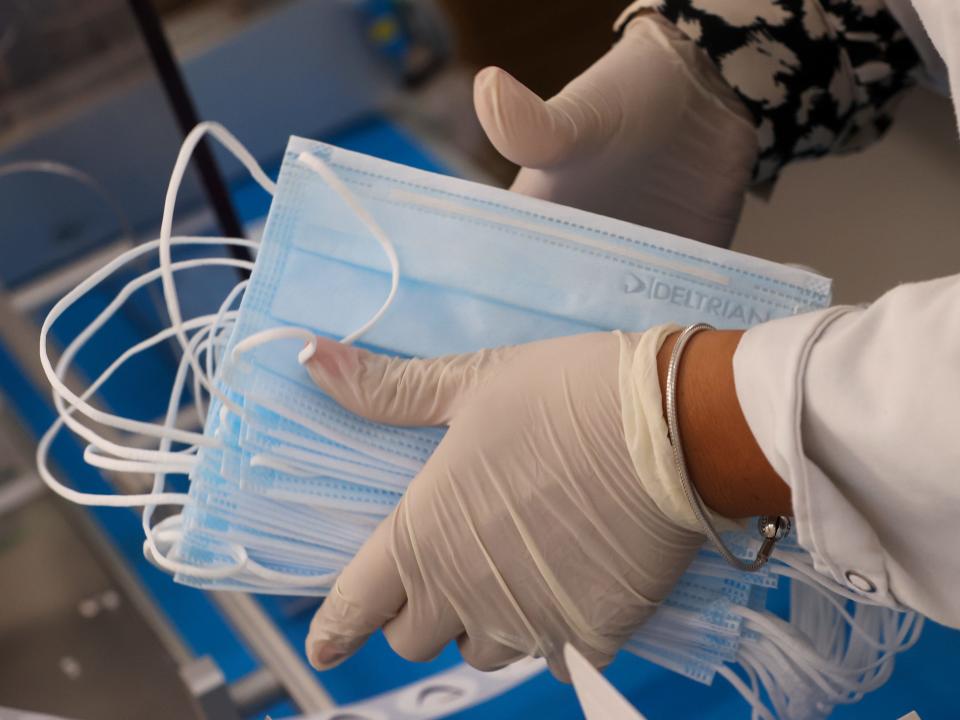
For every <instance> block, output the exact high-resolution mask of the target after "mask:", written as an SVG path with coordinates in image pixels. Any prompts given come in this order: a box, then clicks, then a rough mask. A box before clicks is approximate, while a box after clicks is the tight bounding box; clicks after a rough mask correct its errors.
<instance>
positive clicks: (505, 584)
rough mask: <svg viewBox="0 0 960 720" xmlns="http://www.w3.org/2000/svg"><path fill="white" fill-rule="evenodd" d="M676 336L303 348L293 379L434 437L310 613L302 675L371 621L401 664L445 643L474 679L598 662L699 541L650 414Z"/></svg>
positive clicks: (335, 657)
mask: <svg viewBox="0 0 960 720" xmlns="http://www.w3.org/2000/svg"><path fill="white" fill-rule="evenodd" d="M673 329H675V328H670V327H662V328H657V329H654V330H651V331H648V332H647V333H643V334H632V335H622V334H619V333H593V334H587V335H578V336H573V337H567V338H559V339H555V340H548V341H542V342H536V343H532V344H529V345H519V346H513V347H505V348H498V349H495V350H485V351H482V352H478V353H471V354H466V355H457V356H448V357H441V358H436V359H430V360H401V359H396V358H390V357H387V356H384V355H377V354H373V353H369V352H366V351H363V350H360V349H357V348H355V347H351V346H345V345H341V344H338V343H335V342H332V341H329V340H323V339H318V342H317V350H316V352H315V354H314V355H313V357H312V359H311V360H309V361H308V362H307V363H306V365H307V368H308V370H309V372H310V375H311V377H312V378H313V379H314V381H315V382H316V383H317V384H318V385H319V386H320V387H321V388H323V390H324V391H326V392H328V393H329V394H330V395H331V396H332V397H333V398H335V399H336V400H337V401H338V402H340V403H341V404H342V405H343V406H344V407H346V408H347V409H349V410H351V411H353V412H355V413H357V414H359V415H362V416H363V417H366V418H369V419H371V420H374V421H377V422H384V423H391V424H396V425H448V426H449V430H448V432H447V434H446V436H445V437H444V439H443V441H442V442H441V443H440V445H439V447H438V448H437V450H436V452H435V453H434V454H433V456H432V457H431V458H430V460H429V461H428V462H427V463H426V465H425V466H424V467H423V469H422V471H421V472H420V474H419V475H418V476H417V477H416V478H415V479H414V480H413V482H412V483H411V484H410V486H409V489H408V490H407V491H406V493H405V494H404V496H403V499H402V500H401V502H400V504H399V505H398V506H397V508H396V509H395V511H394V512H393V513H392V514H391V515H390V516H389V517H388V518H387V519H386V520H385V521H384V522H383V523H382V524H381V525H380V526H379V527H378V528H377V529H376V531H375V532H374V534H373V535H372V536H371V537H370V539H369V540H368V541H367V542H366V543H365V544H364V546H363V547H362V548H361V550H360V552H359V553H358V554H357V556H356V557H355V558H354V559H353V561H352V562H351V563H350V564H349V565H348V566H347V567H346V568H345V569H344V571H343V573H342V574H341V575H340V577H339V579H338V581H337V583H336V585H335V587H334V588H333V591H332V592H331V594H330V596H329V597H328V598H327V599H326V600H325V601H324V603H323V605H322V606H321V608H320V609H319V610H318V611H317V614H316V616H315V617H314V619H313V623H312V625H311V628H310V634H309V637H308V638H307V653H308V657H309V658H310V661H311V662H312V663H313V664H314V666H316V667H317V668H320V669H325V668H328V667H332V666H333V665H335V664H337V663H339V662H340V661H342V660H344V659H345V658H346V657H348V656H349V655H350V654H352V653H353V652H355V651H356V650H357V649H358V648H359V647H360V646H361V645H362V644H363V643H364V641H365V640H366V639H367V637H369V635H370V634H371V633H373V632H374V631H375V630H377V629H378V628H380V627H383V630H384V634H385V635H386V637H387V640H388V641H389V642H390V645H391V646H392V647H393V649H394V650H395V651H396V652H397V653H398V654H400V655H402V656H403V657H405V658H407V659H410V660H417V661H423V660H428V659H430V658H432V657H434V656H435V655H436V654H437V653H439V652H440V651H441V649H442V648H443V647H444V646H445V645H446V644H447V643H448V642H449V641H451V640H454V639H455V640H457V642H458V644H459V646H460V650H461V652H462V654H463V657H464V659H465V660H466V661H467V662H468V663H470V664H471V665H473V666H475V667H477V668H480V669H494V668H498V667H501V666H504V665H506V664H508V663H510V662H511V661H514V660H516V659H518V658H520V657H522V656H526V655H534V656H544V657H546V658H547V660H548V662H549V665H550V668H551V670H552V671H553V672H554V674H555V675H557V676H558V677H560V678H561V679H566V678H567V677H568V676H567V673H566V669H565V666H564V664H563V647H564V643H566V642H569V643H571V644H572V645H573V646H575V647H576V648H577V649H578V650H579V651H580V652H581V653H583V655H584V656H585V657H586V658H587V659H588V660H589V661H590V662H591V663H593V664H594V665H596V666H598V667H600V666H603V665H605V664H607V663H608V662H610V660H611V659H612V658H613V656H614V654H615V653H616V652H617V650H618V649H619V648H620V646H621V645H622V644H623V643H624V641H625V640H626V639H627V638H628V637H629V636H630V635H631V634H632V633H633V632H634V630H636V628H637V627H638V626H639V625H640V624H641V623H642V622H643V621H644V620H645V619H646V618H647V617H649V615H650V614H651V613H652V612H653V611H654V609H655V608H656V606H657V604H658V603H659V602H660V601H661V600H662V599H663V598H664V597H665V596H666V595H667V594H668V593H669V592H670V590H671V588H672V587H673V585H674V584H675V582H676V580H677V579H678V578H679V576H680V575H681V574H682V573H683V572H684V570H685V569H686V568H687V566H688V564H689V563H690V561H691V559H692V558H693V556H694V554H695V553H696V552H697V550H698V548H699V547H700V546H701V544H702V542H703V539H704V538H703V536H702V535H700V534H699V533H698V532H696V530H695V529H694V528H695V527H696V521H695V520H694V518H693V515H692V512H691V511H690V509H689V507H688V506H686V505H685V501H683V500H682V493H681V492H680V490H679V484H678V479H677V477H676V471H675V469H674V466H673V460H672V449H671V446H670V443H669V440H668V438H667V428H666V424H665V422H664V420H663V415H662V408H661V394H660V385H659V381H658V375H657V364H656V355H657V351H658V349H659V347H660V345H661V344H662V342H663V339H664V337H666V335H667V334H668V333H669V332H670V331H671V330H673ZM641 478H642V479H641Z"/></svg>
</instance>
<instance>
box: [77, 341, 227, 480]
mask: <svg viewBox="0 0 960 720" xmlns="http://www.w3.org/2000/svg"><path fill="white" fill-rule="evenodd" d="M209 330H210V326H209V325H207V326H204V327H201V328H200V329H199V330H198V331H197V332H196V333H195V334H194V336H193V337H191V338H190V343H191V345H193V346H194V347H196V346H198V345H200V344H201V343H203V342H204V340H205V338H206V336H207V334H208V333H209ZM123 359H124V358H123V357H122V356H121V357H120V358H118V359H117V360H118V361H122V360H123ZM115 362H117V361H115ZM182 367H185V365H184V363H183V362H182V358H181V362H180V363H179V365H178V368H177V377H176V379H175V380H174V385H173V389H172V391H171V397H174V396H176V397H177V398H180V397H181V396H182V394H183V385H184V380H183V379H181V378H180V374H181V372H183V373H184V374H185V371H181V369H180V368H182ZM113 369H114V368H109V369H108V372H112V370H113ZM101 377H102V376H101ZM98 379H99V378H98ZM94 389H95V388H94ZM174 394H175V395H174ZM179 405H180V402H179V399H178V402H177V410H178V411H179ZM175 421H176V416H174V418H173V419H172V420H170V419H166V420H165V422H164V425H163V426H161V427H163V428H166V429H169V430H172V429H175V427H174V423H175ZM170 440H172V438H171V437H170V434H167V435H164V439H163V441H162V442H161V447H160V448H159V449H158V450H157V451H156V452H157V454H158V455H160V456H162V457H171V458H173V459H172V460H166V461H161V460H144V461H140V460H122V459H117V458H114V457H108V456H104V455H100V454H98V453H97V452H96V450H97V447H96V446H95V445H89V446H87V448H86V450H85V451H84V454H83V459H84V460H85V461H86V462H87V463H88V464H89V465H93V466H94V467H98V468H101V469H104V470H116V471H120V472H131V473H144V474H154V473H157V472H164V473H179V474H183V475H185V474H187V473H189V472H190V471H191V470H192V469H193V468H194V466H195V465H196V464H197V460H198V458H197V456H196V455H195V454H192V452H193V451H195V450H196V449H197V446H195V445H194V446H191V447H188V448H187V451H188V452H184V451H179V452H175V453H174V452H170V444H171V442H170ZM150 452H153V451H150Z"/></svg>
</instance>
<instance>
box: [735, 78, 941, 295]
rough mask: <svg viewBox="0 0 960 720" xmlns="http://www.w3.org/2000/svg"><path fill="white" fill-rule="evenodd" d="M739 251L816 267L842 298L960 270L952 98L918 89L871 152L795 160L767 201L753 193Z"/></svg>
mask: <svg viewBox="0 0 960 720" xmlns="http://www.w3.org/2000/svg"><path fill="white" fill-rule="evenodd" d="M733 249H735V250H739V251H741V252H745V253H749V254H751V255H758V256H761V257H766V258H770V259H772V260H777V261H781V262H798V263H803V264H805V265H810V266H812V267H814V268H816V269H818V270H819V271H820V272H822V273H823V274H825V275H828V276H830V277H832V278H833V279H834V282H835V284H834V300H835V301H836V302H840V303H859V302H865V301H870V300H874V299H876V298H877V297H878V296H879V295H881V294H882V293H883V292H884V291H885V290H887V289H889V288H891V287H893V286H894V285H896V284H897V283H901V282H908V281H916V280H924V279H929V278H934V277H942V276H944V275H950V274H954V273H958V272H960V141H958V133H957V125H956V123H955V121H954V117H953V111H952V108H951V105H950V103H949V101H948V100H946V99H945V98H942V97H939V96H935V95H933V94H931V93H928V92H926V91H921V90H916V91H913V92H912V93H911V94H910V95H908V96H907V98H905V100H904V102H903V104H902V105H901V107H900V108H899V109H898V112H897V117H896V122H895V124H894V127H893V129H892V130H891V131H890V132H889V133H888V135H887V136H886V137H885V138H884V139H883V140H881V141H880V142H878V143H876V144H875V145H873V146H871V147H870V148H868V149H867V150H865V151H863V152H860V153H857V154H853V155H849V156H843V157H831V158H826V159H820V160H816V161H810V162H803V163H798V164H796V165H794V166H792V167H789V168H787V170H786V171H785V172H784V173H783V175H782V177H781V179H780V182H779V183H778V185H777V186H776V188H775V190H774V194H773V196H772V198H771V200H770V201H769V202H765V201H762V200H757V199H755V198H751V199H749V200H748V201H747V205H746V207H745V209H744V214H743V219H742V221H741V224H740V228H739V230H738V232H737V235H736V238H735V240H734V243H733Z"/></svg>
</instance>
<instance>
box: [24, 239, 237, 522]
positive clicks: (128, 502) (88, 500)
mask: <svg viewBox="0 0 960 720" xmlns="http://www.w3.org/2000/svg"><path fill="white" fill-rule="evenodd" d="M174 242H175V244H201V245H214V244H222V243H223V242H228V243H231V244H241V245H249V246H251V247H255V246H256V243H253V242H251V241H246V240H239V241H236V240H231V239H211V238H176V239H175V240H174ZM157 245H158V241H152V242H149V243H145V244H144V245H142V246H140V247H137V248H134V249H132V250H131V251H128V252H126V253H123V254H122V255H121V256H119V257H117V258H115V259H114V260H113V261H111V262H110V263H108V264H107V265H106V266H105V267H104V268H102V269H101V270H99V271H97V272H96V273H94V275H92V276H91V277H90V278H88V279H87V280H85V281H84V282H83V283H81V285H80V286H78V287H77V288H75V289H74V290H73V291H71V293H68V294H67V296H65V297H64V298H62V299H61V300H60V301H59V302H58V303H57V304H56V305H55V306H54V308H53V309H52V310H51V311H50V313H49V314H48V316H47V318H46V319H45V320H44V323H43V327H42V328H41V333H40V359H41V364H42V365H43V367H44V372H45V374H46V375H47V377H48V380H49V381H50V383H51V385H52V386H53V388H54V403H55V405H56V407H57V410H58V412H59V413H60V414H59V416H58V418H57V420H56V421H55V422H54V423H53V425H52V426H51V427H50V428H49V429H48V430H47V432H46V433H45V434H44V436H43V437H42V438H41V441H40V443H39V444H38V446H37V454H36V457H37V470H38V473H39V474H40V476H41V478H42V479H43V480H44V482H45V483H46V485H47V486H48V487H49V488H50V489H51V490H53V491H54V492H56V493H57V494H59V495H61V496H62V497H64V498H66V499H67V500H70V501H71V502H74V503H77V504H82V505H104V506H111V507H137V506H140V505H143V504H145V503H148V502H153V503H156V504H183V502H184V499H185V497H186V496H185V495H184V494H182V493H165V494H163V495H161V496H156V495H125V496H117V495H100V494H95V493H82V492H79V491H76V490H73V489H72V488H68V487H67V486H65V485H63V484H62V483H60V482H59V481H58V480H57V479H56V478H55V477H54V476H53V474H52V473H51V472H50V470H49V468H48V466H47V463H48V458H49V449H50V446H51V445H52V443H53V440H54V438H55V437H56V436H57V434H58V433H59V431H60V429H61V428H62V427H63V426H64V425H65V424H66V425H68V426H69V427H70V428H71V429H72V430H74V431H75V432H77V434H79V435H81V436H82V437H84V438H85V439H87V440H88V441H89V442H91V443H93V444H95V445H96V446H97V447H99V448H103V447H106V448H107V449H108V450H110V451H112V452H113V453H114V454H119V453H124V454H127V455H131V456H132V459H150V460H157V459H168V460H172V461H173V462H176V461H177V460H178V459H179V458H178V457H177V455H179V454H175V455H166V456H157V455H156V454H155V453H152V451H141V450H139V449H133V450H131V449H129V448H125V447H124V446H120V445H116V444H115V443H112V442H108V441H105V440H104V439H103V438H101V437H100V436H99V435H97V434H96V433H94V432H92V431H90V430H89V429H88V428H86V427H85V426H83V425H82V424H80V423H76V422H75V421H73V419H72V418H71V417H70V416H71V414H72V413H73V411H74V408H70V409H65V407H64V405H63V400H62V396H66V397H68V398H69V399H71V400H73V401H75V402H82V401H83V400H85V399H86V398H87V397H89V396H90V395H92V393H93V392H95V391H96V389H97V388H99V387H100V385H102V384H103V382H105V381H106V380H107V379H108V378H109V377H110V375H112V373H113V372H114V371H115V370H116V369H117V368H118V367H119V366H120V365H122V363H123V362H125V360H126V359H128V358H129V357H131V356H133V355H134V354H136V353H137V352H139V351H141V350H143V349H146V348H147V347H151V346H152V345H155V344H157V343H158V342H160V341H162V340H164V339H166V337H169V334H165V333H164V332H161V333H158V335H155V336H154V338H152V339H150V340H148V341H145V342H143V343H140V344H138V345H137V346H135V347H134V348H131V349H129V350H128V351H127V352H125V353H124V354H123V355H122V356H121V357H120V358H118V359H117V360H116V361H115V362H114V363H113V364H112V365H111V367H110V368H108V370H107V371H106V372H104V373H103V374H102V375H101V376H100V378H98V380H97V381H96V382H94V384H93V385H92V386H91V387H90V388H88V390H87V391H86V393H84V395H83V396H82V399H81V397H78V396H77V395H75V394H74V393H73V392H71V391H70V390H69V388H67V387H66V385H65V384H64V383H63V382H62V380H61V378H60V374H61V373H65V372H66V369H67V367H68V366H69V363H70V361H71V359H72V357H73V356H74V355H75V354H76V352H77V351H78V350H79V348H80V347H81V346H82V345H83V344H84V343H85V342H86V340H87V339H88V338H89V337H90V336H91V335H92V334H93V332H95V331H96V330H97V329H98V328H99V327H100V326H102V325H103V324H104V323H105V322H106V321H107V320H108V319H109V317H110V316H112V314H113V313H114V312H115V311H116V309H117V308H118V307H119V306H120V304H122V302H123V301H124V300H125V299H126V297H127V296H128V295H129V293H132V292H133V291H134V290H135V289H136V288H137V287H139V285H138V284H137V280H135V281H133V282H132V283H128V286H127V288H124V290H123V291H121V293H120V295H118V297H117V298H116V299H115V301H114V302H112V303H111V304H110V306H108V308H107V309H106V310H104V311H103V312H102V313H101V314H100V315H99V316H98V318H97V319H96V320H95V321H94V323H92V324H91V325H90V326H88V327H87V328H86V329H85V330H84V331H83V332H82V333H81V335H80V336H78V337H77V338H76V339H75V340H74V341H73V342H72V343H71V344H70V346H68V348H67V350H66V351H65V352H64V355H63V357H62V358H61V360H60V362H58V364H57V368H56V369H54V368H53V367H52V366H51V363H50V358H49V356H48V354H47V343H46V337H47V333H48V332H49V330H50V327H51V326H52V324H53V322H55V321H56V320H57V319H58V318H59V317H60V315H61V314H62V313H63V312H64V311H65V310H66V308H67V307H69V306H70V305H71V304H72V303H73V302H75V301H76V299H77V298H78V297H79V296H81V295H82V294H84V293H85V292H87V291H88V290H89V289H90V288H91V287H93V286H94V285H95V284H97V283H99V282H101V281H102V280H103V279H104V278H105V277H107V276H108V275H110V274H111V273H112V272H114V271H115V270H116V269H117V268H119V267H121V266H122V265H124V264H125V263H127V262H129V261H130V260H131V259H132V258H134V257H137V256H139V255H141V254H144V253H146V252H149V251H150V250H152V249H153V248H155V247H157ZM204 260H207V259H204ZM218 260H219V261H222V260H225V259H224V258H219V259H218ZM184 262H185V263H187V264H189V265H190V266H197V262H196V261H184ZM235 262H236V261H231V262H230V264H235ZM207 264H209V263H207ZM148 275H149V273H148ZM147 281H149V280H145V281H143V283H145V282H147ZM131 286H132V287H131ZM128 288H129V289H128ZM206 322H207V320H206V319H205V318H200V319H199V322H196V319H194V321H193V322H189V323H188V324H189V325H191V326H193V325H195V326H197V327H200V326H202V325H203V324H204V323H206ZM92 411H93V412H94V414H97V413H100V411H98V410H96V409H95V408H92ZM108 416H109V414H107V413H104V414H102V415H101V417H104V418H106V417H108ZM138 427H139V426H138ZM180 433H181V431H177V432H176V433H174V435H175V436H176V439H178V441H180V440H181V439H182V441H185V442H190V441H191V440H192V441H193V442H195V443H197V442H199V443H204V442H208V439H205V438H203V436H202V435H199V434H196V433H189V434H186V435H183V434H180ZM125 451H127V452H126V453H125Z"/></svg>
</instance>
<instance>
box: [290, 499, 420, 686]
mask: <svg viewBox="0 0 960 720" xmlns="http://www.w3.org/2000/svg"><path fill="white" fill-rule="evenodd" d="M395 520H396V512H394V513H393V514H391V515H390V516H389V517H387V519H386V520H384V521H383V522H382V523H380V525H378V526H377V529H376V530H375V531H374V532H373V534H372V535H371V536H370V537H369V538H368V539H367V541H366V542H365V543H364V544H363V547H361V548H360V551H359V552H358V553H357V554H356V556H355V557H354V558H353V560H351V561H350V563H349V564H348V565H347V566H346V568H344V570H343V572H342V573H340V577H339V578H337V582H336V584H335V585H334V586H333V590H332V591H331V592H330V594H329V595H328V596H327V597H326V599H325V600H324V601H323V604H322V605H321V606H320V609H319V610H317V612H316V614H315V615H314V616H313V620H312V621H311V623H310V632H309V633H308V634H307V641H306V651H307V658H308V659H309V660H310V664H311V665H313V666H314V667H315V668H316V669H317V670H328V669H330V668H332V667H334V666H336V665H339V664H340V663H341V662H343V661H344V660H346V659H347V658H348V657H350V656H351V655H353V653H355V652H356V651H357V650H359V649H360V647H361V646H362V645H363V644H364V643H365V642H366V641H367V638H369V637H370V635H372V634H373V633H374V632H375V631H376V630H377V629H378V628H380V627H382V626H383V625H384V624H386V623H387V622H389V621H390V620H391V619H392V618H393V617H395V616H396V614H397V613H398V612H399V611H400V608H401V607H403V604H404V603H405V602H406V599H407V598H406V594H405V592H404V588H403V583H402V581H401V579H400V575H399V572H398V570H397V565H396V563H395V562H394V559H393V556H392V555H391V553H390V533H391V532H392V531H393V525H394V522H395Z"/></svg>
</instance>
